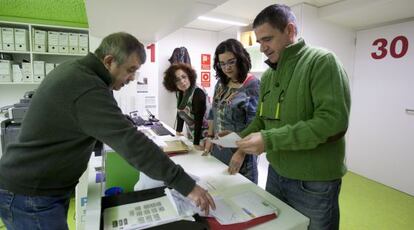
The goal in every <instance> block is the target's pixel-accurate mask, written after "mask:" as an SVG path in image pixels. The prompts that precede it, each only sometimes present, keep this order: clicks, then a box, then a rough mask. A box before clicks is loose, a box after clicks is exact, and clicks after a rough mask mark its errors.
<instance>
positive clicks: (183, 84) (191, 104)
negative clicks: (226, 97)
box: [163, 64, 208, 150]
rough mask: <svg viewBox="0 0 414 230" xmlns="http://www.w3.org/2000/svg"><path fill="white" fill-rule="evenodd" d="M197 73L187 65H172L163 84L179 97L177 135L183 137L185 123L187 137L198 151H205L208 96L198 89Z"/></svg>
mask: <svg viewBox="0 0 414 230" xmlns="http://www.w3.org/2000/svg"><path fill="white" fill-rule="evenodd" d="M196 78H197V75H196V72H195V71H194V69H193V68H191V66H189V65H187V64H174V65H171V66H170V67H169V68H168V69H167V70H166V71H165V73H164V81H163V84H164V86H165V88H166V89H167V90H168V91H170V92H175V93H176V96H177V128H176V131H177V135H181V132H182V131H183V125H184V122H185V124H186V127H187V137H188V139H190V140H193V144H194V147H195V148H196V149H197V150H203V144H202V143H201V142H202V140H203V139H204V138H205V137H206V136H207V127H208V123H207V114H206V110H207V100H206V98H207V96H206V93H205V92H204V90H203V89H201V88H200V87H198V86H197V85H196V84H195V82H196Z"/></svg>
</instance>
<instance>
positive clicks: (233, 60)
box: [219, 58, 237, 69]
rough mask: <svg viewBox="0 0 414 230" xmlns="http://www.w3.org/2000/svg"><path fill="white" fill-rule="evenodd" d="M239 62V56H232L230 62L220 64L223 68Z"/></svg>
mask: <svg viewBox="0 0 414 230" xmlns="http://www.w3.org/2000/svg"><path fill="white" fill-rule="evenodd" d="M236 63H237V58H232V59H230V60H229V61H228V62H219V66H220V68H222V69H225V68H226V67H233V66H234V65H235V64H236Z"/></svg>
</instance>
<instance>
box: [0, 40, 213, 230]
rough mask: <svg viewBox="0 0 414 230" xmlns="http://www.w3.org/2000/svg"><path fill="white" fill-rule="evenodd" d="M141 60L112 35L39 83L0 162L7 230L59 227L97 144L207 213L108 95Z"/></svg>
mask: <svg viewBox="0 0 414 230" xmlns="http://www.w3.org/2000/svg"><path fill="white" fill-rule="evenodd" d="M145 59H146V54H145V48H144V46H143V45H142V44H141V43H140V42H139V41H138V40H137V39H136V38H135V37H134V36H132V35H130V34H127V33H123V32H120V33H114V34H111V35H109V36H107V37H105V38H104V39H103V41H102V43H101V44H100V46H99V47H98V49H96V51H95V53H94V54H92V53H89V54H88V55H87V56H86V57H84V58H81V59H79V60H76V61H71V62H66V63H63V64H61V65H59V66H58V67H57V68H56V69H54V70H53V71H52V72H50V74H49V75H48V76H47V77H46V78H45V79H44V80H43V82H42V84H41V85H40V86H39V88H38V89H37V91H36V93H35V94H34V97H33V99H32V102H31V105H30V108H29V110H28V112H27V114H26V116H25V118H24V121H23V125H22V128H21V133H20V136H19V138H18V141H17V143H15V144H10V145H8V148H7V150H6V153H5V154H4V155H3V157H2V158H1V160H0V216H1V218H2V220H3V222H4V223H5V225H6V227H7V228H8V229H28V228H30V229H67V228H68V227H67V223H66V218H67V217H66V215H67V210H68V204H69V199H70V193H71V192H72V191H73V189H74V188H75V186H76V184H77V183H78V179H79V178H80V176H81V175H82V173H83V172H84V171H85V170H86V168H87V165H88V161H89V158H90V155H91V152H92V150H93V147H94V145H95V142H96V141H97V140H99V141H101V142H103V143H106V144H107V145H109V146H110V147H112V148H113V149H114V150H115V151H116V152H118V153H119V154H121V155H122V156H123V157H124V158H125V159H126V160H127V161H128V162H129V163H130V164H131V165H133V166H134V167H135V168H137V169H138V170H140V171H142V172H144V173H145V174H147V175H148V176H150V177H152V178H154V179H158V180H164V181H165V183H166V184H167V185H168V186H171V187H173V188H174V189H176V190H177V191H179V192H180V193H182V194H183V195H185V196H188V197H189V198H190V199H191V200H193V201H194V202H195V204H196V205H197V206H199V207H200V208H201V210H204V211H205V212H207V213H208V211H209V208H210V207H211V208H215V205H214V201H213V199H212V198H211V196H210V195H209V193H208V192H207V191H206V190H204V189H202V188H201V187H199V186H198V185H197V184H196V183H195V181H194V180H193V179H192V178H191V177H190V176H188V175H187V174H186V173H185V172H184V170H183V169H182V168H181V167H180V166H178V165H176V164H174V162H172V161H171V160H170V159H169V158H168V157H167V156H166V155H165V154H164V152H163V151H162V150H161V149H160V148H159V147H158V146H157V145H155V144H154V143H153V142H152V141H151V140H150V139H148V138H147V137H146V136H145V135H144V134H143V133H141V132H139V131H137V129H136V128H135V127H134V126H133V125H132V123H131V122H130V121H128V120H127V119H126V118H125V116H124V115H123V114H122V112H121V110H120V108H119V107H118V105H117V102H116V101H115V99H114V97H113V95H112V91H111V90H119V89H121V88H122V87H123V86H124V85H125V84H127V83H128V82H129V81H131V80H133V79H134V75H135V72H136V71H137V70H138V69H139V68H140V66H141V65H142V64H143V63H144V62H145Z"/></svg>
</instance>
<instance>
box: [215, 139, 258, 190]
mask: <svg viewBox="0 0 414 230" xmlns="http://www.w3.org/2000/svg"><path fill="white" fill-rule="evenodd" d="M236 150H237V149H231V148H222V147H218V146H217V145H213V149H212V151H211V155H212V156H214V157H215V158H217V159H219V160H220V161H221V162H223V163H224V164H226V165H229V163H230V160H231V157H232V156H233V153H234V152H236ZM239 173H240V174H242V175H243V176H244V177H246V178H247V179H249V180H250V181H251V182H253V183H255V184H257V179H258V175H259V174H258V171H257V156H256V155H253V154H246V157H245V158H244V161H243V164H242V166H241V167H240V170H239Z"/></svg>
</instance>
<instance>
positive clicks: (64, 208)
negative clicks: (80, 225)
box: [0, 189, 70, 230]
mask: <svg viewBox="0 0 414 230" xmlns="http://www.w3.org/2000/svg"><path fill="white" fill-rule="evenodd" d="M69 201H70V193H68V194H67V195H64V196H53V197H48V196H23V195H18V194H14V193H12V192H9V191H7V190H3V189H0V217H1V219H2V220H3V223H4V224H5V225H6V228H7V229H8V230H20V229H38V230H49V229H50V230H52V229H53V230H60V229H62V230H67V229H68V225H67V213H68V208H69Z"/></svg>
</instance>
